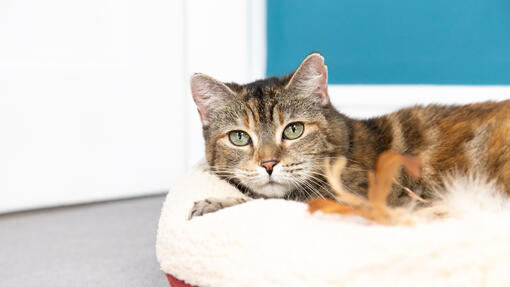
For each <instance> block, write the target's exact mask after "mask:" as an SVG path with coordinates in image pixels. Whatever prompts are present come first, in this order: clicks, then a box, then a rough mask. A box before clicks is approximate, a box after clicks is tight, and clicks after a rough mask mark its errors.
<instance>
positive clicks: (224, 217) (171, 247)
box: [156, 164, 510, 287]
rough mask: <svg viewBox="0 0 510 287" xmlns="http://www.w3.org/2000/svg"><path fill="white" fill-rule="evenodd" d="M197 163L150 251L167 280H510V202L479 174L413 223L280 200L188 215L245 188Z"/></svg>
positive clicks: (175, 192) (457, 184) (461, 181)
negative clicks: (435, 214) (444, 215)
mask: <svg viewBox="0 0 510 287" xmlns="http://www.w3.org/2000/svg"><path fill="white" fill-rule="evenodd" d="M203 169H204V165H203V164H202V165H198V166H197V167H195V168H194V169H193V170H192V171H191V172H189V173H188V174H187V175H186V176H185V177H184V178H183V179H182V180H181V181H180V182H179V183H178V184H176V185H175V186H174V187H173V188H172V189H171V191H170V192H169V193H168V196H167V198H166V201H165V204H164V206H163V209H162V213H161V218H160V221H159V229H158V235H157V242H156V251H157V257H158V260H159V263H160V266H161V269H162V270H163V271H164V272H165V273H166V274H168V275H169V280H170V282H171V284H173V285H172V286H202V287H205V286H223V287H224V286H236V287H237V286H510V201H509V200H508V199H507V198H506V196H503V195H501V193H497V190H496V188H495V187H494V186H493V185H491V184H487V183H485V181H483V180H477V179H473V178H471V179H466V178H458V179H455V180H454V181H453V182H452V184H450V185H449V187H448V190H449V194H450V195H449V196H448V197H447V200H446V204H447V205H448V208H449V210H450V212H452V213H453V214H454V215H455V216H454V217H452V218H448V219H443V220H437V221H434V222H431V223H424V224H419V225H415V226H412V227H406V226H381V225H377V224H375V223H371V222H367V221H366V220H364V219H361V218H357V217H347V216H340V215H324V214H320V213H319V214H310V213H309V212H308V211H307V205H306V204H304V203H299V202H292V201H284V200H279V199H271V200H253V201H251V202H248V203H245V204H241V205H238V206H234V207H230V208H226V209H223V210H220V211H218V212H215V213H211V214H206V215H204V216H201V217H195V218H193V219H192V220H188V219H187V217H188V214H189V211H190V209H191V207H192V206H193V203H194V202H195V201H198V200H201V199H205V198H210V197H217V198H221V197H224V196H242V195H240V193H239V192H238V191H237V190H236V189H235V188H233V187H232V186H230V185H229V184H227V183H226V182H224V181H221V180H219V179H217V178H216V177H214V176H212V175H209V174H207V173H205V172H204V171H203ZM179 280H181V281H179ZM188 284H189V285H188Z"/></svg>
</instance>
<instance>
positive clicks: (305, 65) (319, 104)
mask: <svg viewBox="0 0 510 287" xmlns="http://www.w3.org/2000/svg"><path fill="white" fill-rule="evenodd" d="M327 79H328V71H327V67H326V66H325V65H324V58H323V57H322V56H321V55H319V54H316V53H315V54H311V55H309V56H308V57H307V58H306V59H305V60H304V61H303V62H302V63H301V65H300V66H299V67H298V69H297V70H296V71H295V72H293V73H292V74H290V75H288V76H285V77H282V78H268V79H265V80H260V81H256V82H253V83H249V84H245V85H238V84H234V83H222V82H220V81H217V80H215V79H213V78H211V77H209V76H206V75H203V74H195V75H194V76H193V77H192V78H191V91H192V94H193V99H194V101H195V103H196V105H197V109H198V112H199V114H200V119H201V121H202V126H203V135H204V139H205V143H206V157H207V161H208V163H209V165H210V166H211V170H213V171H214V172H215V173H217V174H218V175H220V176H221V177H222V178H225V179H228V180H229V181H231V182H233V183H235V184H238V185H241V186H242V187H244V188H247V189H249V190H250V191H252V192H254V193H257V194H259V195H262V196H267V197H285V196H287V195H289V194H290V193H291V192H293V191H296V190H301V191H304V192H306V191H307V190H308V192H314V191H312V190H311V189H312V188H313V189H314V190H317V186H321V185H324V184H325V183H324V182H323V181H324V178H323V176H322V175H321V174H322V170H323V163H324V160H325V159H327V158H331V157H335V156H337V155H338V154H342V152H343V151H344V150H346V149H347V145H348V141H347V137H348V126H347V123H346V121H345V117H344V116H343V115H341V114H339V113H338V112H337V111H336V110H335V109H334V108H333V106H332V105H331V104H330V100H329V96H328V86H327Z"/></svg>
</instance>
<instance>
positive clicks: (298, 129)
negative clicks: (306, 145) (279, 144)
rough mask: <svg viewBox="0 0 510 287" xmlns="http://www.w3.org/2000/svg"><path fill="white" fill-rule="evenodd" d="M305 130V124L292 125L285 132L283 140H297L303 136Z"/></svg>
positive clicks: (296, 123)
mask: <svg viewBox="0 0 510 287" xmlns="http://www.w3.org/2000/svg"><path fill="white" fill-rule="evenodd" d="M304 130H305V125H304V124H303V123H299V122H295V123H290V124H288V125H287V126H286V127H285V129H284V130H283V138H284V139H288V140H295V139H297V138H298V137H300V136H301V135H302V134H303V132H304Z"/></svg>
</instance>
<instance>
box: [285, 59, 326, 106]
mask: <svg viewBox="0 0 510 287" xmlns="http://www.w3.org/2000/svg"><path fill="white" fill-rule="evenodd" d="M285 89H289V90H291V91H293V92H295V93H299V94H305V95H310V96H316V98H315V99H318V100H319V103H320V105H322V106H325V105H327V104H328V103H329V96H328V67H326V65H324V57H322V56H321V55H320V54H319V53H313V54H310V55H308V57H306V59H304V60H303V62H302V63H301V65H300V66H299V68H297V70H296V71H295V72H294V75H293V76H292V78H291V79H290V81H289V83H288V84H287V86H285Z"/></svg>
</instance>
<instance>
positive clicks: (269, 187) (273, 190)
mask: <svg viewBox="0 0 510 287" xmlns="http://www.w3.org/2000/svg"><path fill="white" fill-rule="evenodd" d="M252 190H253V192H255V193H258V194H260V195H263V196H267V197H284V196H285V195H287V193H289V191H290V189H289V187H288V186H286V185H284V184H280V183H276V182H268V183H266V184H264V185H260V186H256V187H253V188H252Z"/></svg>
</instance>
